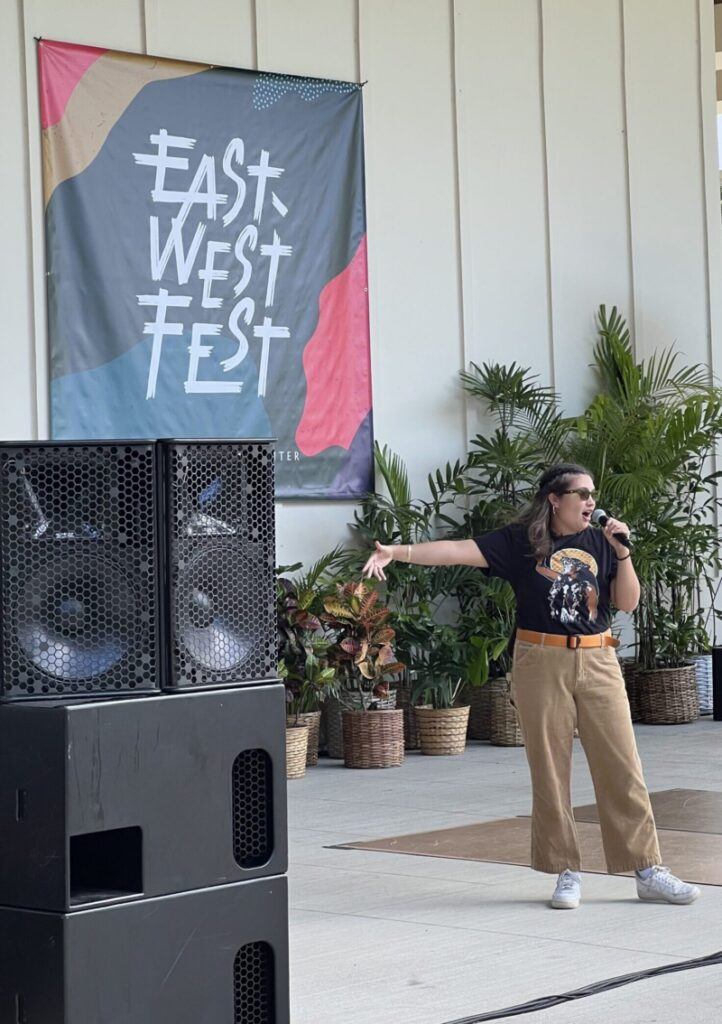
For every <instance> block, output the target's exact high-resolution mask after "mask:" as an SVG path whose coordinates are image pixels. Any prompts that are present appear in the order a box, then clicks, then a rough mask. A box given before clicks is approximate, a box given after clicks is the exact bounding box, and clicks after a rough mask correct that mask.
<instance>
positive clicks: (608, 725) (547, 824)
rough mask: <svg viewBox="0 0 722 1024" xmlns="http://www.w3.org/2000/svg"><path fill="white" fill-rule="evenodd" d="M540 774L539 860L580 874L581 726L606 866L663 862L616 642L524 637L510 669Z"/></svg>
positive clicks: (540, 867)
mask: <svg viewBox="0 0 722 1024" xmlns="http://www.w3.org/2000/svg"><path fill="white" fill-rule="evenodd" d="M511 694H512V700H513V702H514V704H515V705H516V707H517V710H518V713H519V719H520V722H521V730H522V734H523V737H524V743H525V747H526V755H527V760H528V762H529V768H530V771H531V781H532V791H533V809H532V850H531V866H532V867H533V868H534V869H535V870H536V871H547V872H550V873H553V874H556V873H557V872H560V871H563V870H564V869H565V868H570V869H571V870H572V871H580V870H581V867H582V864H581V855H580V851H579V839H578V836H577V830H576V825H575V822H574V815H573V813H572V800H571V766H572V745H573V739H574V727H575V726H576V727H577V728H578V730H579V738H580V740H581V743H582V746H583V748H584V753H585V754H586V757H587V761H588V762H589V768H590V771H591V775H592V781H593V783H594V792H595V794H596V800H597V807H598V809H599V822H600V825H601V829H602V840H603V843H604V854H605V857H606V861H607V869H608V870H609V871H611V872H620V871H631V870H633V869H635V868H645V867H650V866H651V865H652V864H659V863H660V862H661V858H660V853H659V844H658V841H657V831H656V828H655V824H654V816H653V814H652V807H651V804H650V802H649V794H648V792H647V787H646V785H645V782H644V777H643V775H642V766H641V763H640V760H639V755H638V753H637V744H636V741H635V737H634V730H633V729H632V719H631V715H630V712H629V701H628V700H627V695H626V691H625V687H624V678H623V676H622V672H621V669H620V667H619V661H618V659H617V655H616V654H615V651H614V648H613V647H579V648H577V649H576V650H572V649H570V648H566V647H544V646H542V645H539V644H532V643H528V642H525V641H521V640H517V641H516V643H515V645H514V657H513V663H512V671H511Z"/></svg>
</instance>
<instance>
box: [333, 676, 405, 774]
mask: <svg viewBox="0 0 722 1024" xmlns="http://www.w3.org/2000/svg"><path fill="white" fill-rule="evenodd" d="M346 696H347V703H342V702H341V701H340V700H339V699H338V698H337V697H329V699H328V700H327V701H324V705H323V710H324V719H325V722H326V750H327V752H328V756H329V757H332V758H335V759H336V760H338V761H343V759H344V754H343V719H342V717H341V716H342V714H343V712H344V710H345V709H347V708H348V706H349V704H351V705H352V710H354V711H355V710H359V711H361V710H362V709H363V706H364V705H363V701H364V699H365V702H366V704H368V702H369V700H371V697H370V695H369V694H360V693H357V692H353V693H349V694H347V695H346ZM375 703H376V704H377V705H378V707H379V709H380V710H383V711H393V710H394V709H395V707H396V690H389V695H388V697H384V698H383V699H382V700H376V701H375Z"/></svg>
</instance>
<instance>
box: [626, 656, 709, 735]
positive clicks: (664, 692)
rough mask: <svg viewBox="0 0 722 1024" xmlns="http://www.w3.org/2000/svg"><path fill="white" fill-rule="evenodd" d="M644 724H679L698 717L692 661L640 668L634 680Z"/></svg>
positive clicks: (697, 698) (695, 677)
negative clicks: (667, 666) (686, 663)
mask: <svg viewBox="0 0 722 1024" xmlns="http://www.w3.org/2000/svg"><path fill="white" fill-rule="evenodd" d="M635 683H636V687H637V691H638V695H639V707H640V711H641V721H642V722H644V723H645V724H646V725H680V724H682V723H683V722H693V721H694V720H695V719H696V718H699V696H698V694H697V676H696V672H695V666H694V665H683V666H681V667H680V668H656V669H652V670H646V669H642V670H640V671H639V672H638V673H637V677H636V680H635Z"/></svg>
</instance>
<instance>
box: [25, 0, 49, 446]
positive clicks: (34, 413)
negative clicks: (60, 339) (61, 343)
mask: <svg viewBox="0 0 722 1024" xmlns="http://www.w3.org/2000/svg"><path fill="white" fill-rule="evenodd" d="M17 5H18V27H19V30H20V38H19V40H18V43H19V46H20V94H21V97H22V104H23V106H22V109H23V110H24V112H25V116H24V117H23V128H24V134H25V138H24V143H25V145H24V152H23V183H24V192H25V224H26V230H27V238H28V250H27V265H26V268H25V269H26V274H27V280H28V300H29V301H28V305H29V308H28V325H29V327H30V339H31V341H32V344H31V345H30V346H29V348H30V402H31V406H32V409H31V417H30V422H31V431H32V434H33V437H34V438H35V439H37V438H38V436H39V431H40V394H39V390H40V387H41V382H40V381H39V380H38V352H37V346H38V337H37V330H36V322H37V321H36V309H35V301H36V295H35V252H34V249H33V242H34V239H33V211H32V188H31V182H30V118H29V106H28V104H29V102H30V97H29V95H28V66H27V51H26V47H25V30H26V24H27V22H26V19H25V0H17ZM43 264H44V256H43ZM44 276H45V275H44V274H43V279H44ZM48 386H49V382H48Z"/></svg>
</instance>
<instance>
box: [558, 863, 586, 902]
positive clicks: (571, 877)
mask: <svg viewBox="0 0 722 1024" xmlns="http://www.w3.org/2000/svg"><path fill="white" fill-rule="evenodd" d="M581 897H582V876H581V875H580V874H579V872H578V871H570V870H569V869H568V868H567V869H566V870H565V871H562V873H561V874H560V875H559V878H558V879H557V887H556V889H555V890H554V895H553V896H552V903H551V905H552V906H553V907H554V909H555V910H576V909H577V907H578V906H579V900H580V899H581Z"/></svg>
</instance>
